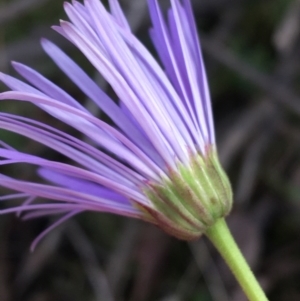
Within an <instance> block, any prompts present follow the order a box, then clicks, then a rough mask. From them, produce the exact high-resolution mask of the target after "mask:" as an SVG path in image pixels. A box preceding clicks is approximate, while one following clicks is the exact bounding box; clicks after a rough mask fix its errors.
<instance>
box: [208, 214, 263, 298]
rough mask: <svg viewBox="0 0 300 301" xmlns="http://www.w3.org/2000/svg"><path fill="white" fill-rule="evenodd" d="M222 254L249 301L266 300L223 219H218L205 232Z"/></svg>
mask: <svg viewBox="0 0 300 301" xmlns="http://www.w3.org/2000/svg"><path fill="white" fill-rule="evenodd" d="M205 234H206V236H207V237H208V238H209V240H210V241H211V242H212V243H213V245H214V246H215V247H216V248H217V250H218V251H219V252H220V254H221V255H222V257H223V259H224V260H225V262H226V263H227V265H228V266H229V268H230V269H231V271H232V273H233V274H234V276H235V278H236V279H237V281H238V282H239V284H240V285H241V287H242V289H243V291H244V292H245V294H246V296H247V297H248V299H249V300H250V301H268V299H267V297H266V295H265V293H264V291H263V290H262V288H261V286H260V285H259V283H258V281H257V280H256V278H255V276H254V275H253V272H252V271H251V269H250V267H249V265H248V264H247V262H246V260H245V258H244V256H243V255H242V253H241V251H240V249H239V247H238V246H237V244H236V242H235V240H234V238H233V237H232V235H231V232H230V230H229V228H228V226H227V224H226V222H225V220H224V218H222V219H219V220H218V221H217V222H216V223H215V224H214V225H213V226H212V227H210V228H209V229H208V230H207V232H206V233H205Z"/></svg>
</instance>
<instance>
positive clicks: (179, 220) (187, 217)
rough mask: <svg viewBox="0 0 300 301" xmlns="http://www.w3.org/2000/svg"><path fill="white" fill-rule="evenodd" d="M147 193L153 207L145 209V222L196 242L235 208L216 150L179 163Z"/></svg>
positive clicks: (147, 190)
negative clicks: (149, 221) (148, 221)
mask: <svg viewBox="0 0 300 301" xmlns="http://www.w3.org/2000/svg"><path fill="white" fill-rule="evenodd" d="M144 193H145V194H146V195H147V197H148V198H149V199H150V200H151V202H152V205H153V207H152V208H151V207H148V206H147V207H144V206H143V209H144V210H143V211H144V212H145V219H147V220H149V219H150V220H151V221H152V222H153V223H155V224H157V225H158V226H159V227H160V228H162V229H163V230H165V231H166V232H167V233H169V234H171V235H173V236H176V237H177V238H180V239H186V240H190V239H196V238H198V237H199V236H201V235H202V234H203V233H205V232H206V230H207V229H208V228H209V227H210V226H212V225H213V224H214V223H215V222H216V221H217V220H218V219H219V218H222V217H224V216H226V215H227V214H228V213H229V212H230V210H231V207H232V190H231V186H230V182H229V180H228V177H227V175H226V174H225V172H224V171H223V169H222V167H221V165H220V162H219V159H218V156H217V153H216V150H215V149H209V150H208V151H207V154H206V156H205V157H204V156H202V155H201V154H198V155H197V156H194V155H193V156H191V158H190V164H189V165H183V164H182V163H181V162H178V164H177V169H176V170H174V169H172V170H169V172H168V178H162V179H161V183H149V184H148V185H147V187H146V188H145V189H144Z"/></svg>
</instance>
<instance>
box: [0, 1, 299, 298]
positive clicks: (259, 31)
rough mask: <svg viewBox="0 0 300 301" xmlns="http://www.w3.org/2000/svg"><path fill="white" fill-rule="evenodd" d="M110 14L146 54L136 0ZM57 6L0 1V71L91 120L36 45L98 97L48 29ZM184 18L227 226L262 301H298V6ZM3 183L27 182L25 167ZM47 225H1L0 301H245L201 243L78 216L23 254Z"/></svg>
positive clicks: (46, 153) (11, 106) (224, 8)
mask: <svg viewBox="0 0 300 301" xmlns="http://www.w3.org/2000/svg"><path fill="white" fill-rule="evenodd" d="M160 2H161V5H162V7H167V6H168V4H169V2H168V0H163V1H160ZM121 3H122V6H123V7H124V9H125V11H126V15H127V16H128V18H129V21H130V23H131V25H132V28H133V31H134V32H136V34H137V35H138V36H139V38H140V39H141V40H142V41H143V42H144V43H145V44H146V45H150V41H149V38H148V27H149V25H150V24H149V18H148V14H147V7H146V3H145V0H123V1H121ZM62 5H63V1H62V0H55V1H54V0H2V1H1V5H0V70H1V71H2V72H5V73H9V74H14V72H13V70H12V68H11V66H10V61H11V60H14V61H19V62H22V63H25V64H28V65H29V66H31V67H33V68H35V69H37V70H38V71H40V72H41V73H43V74H45V75H46V76H47V77H48V78H49V79H51V80H52V81H54V82H55V83H57V84H58V85H60V86H61V87H62V88H64V89H65V90H66V91H68V92H69V93H70V94H71V95H73V96H74V97H75V98H76V99H78V100H79V101H80V102H81V103H85V105H86V106H87V107H88V108H89V109H90V110H91V111H93V112H94V114H95V115H98V116H101V112H99V111H98V110H97V108H95V107H94V106H93V105H92V104H91V103H90V101H89V100H88V99H84V97H83V95H82V94H81V93H80V92H79V90H78V89H77V88H76V87H75V86H74V85H73V84H72V83H71V82H70V81H69V80H68V79H67V78H66V77H65V76H64V75H63V74H62V73H61V72H60V71H59V70H58V68H57V67H56V66H55V65H54V64H53V63H52V61H51V60H50V59H49V58H48V57H47V56H46V55H45V54H44V53H43V51H42V49H41V47H40V45H39V41H40V38H41V37H46V38H48V39H51V40H52V41H54V42H55V43H57V44H58V45H59V46H60V47H62V48H63V49H64V50H65V51H66V52H67V53H68V54H70V55H71V56H72V57H74V58H75V59H76V60H77V61H78V62H79V63H80V64H81V66H82V67H84V69H85V70H87V71H88V72H89V74H90V75H91V76H93V77H94V78H95V80H96V81H97V82H98V83H99V85H101V86H102V87H103V89H107V88H108V87H107V85H106V83H105V82H104V81H103V79H102V78H101V77H100V76H99V74H96V73H95V72H94V70H93V68H92V67H91V66H90V65H89V63H88V62H87V61H86V60H85V59H84V58H83V56H82V55H81V54H80V53H79V51H77V50H76V49H75V48H74V47H73V46H72V45H71V44H70V43H68V41H66V40H63V39H62V38H60V37H59V36H58V35H57V34H56V33H55V32H54V31H53V30H51V29H50V26H51V25H53V24H58V20H59V19H61V18H62V19H65V18H66V17H65V14H64V12H63V7H62ZM193 6H194V13H195V16H196V20H197V25H198V28H199V32H200V35H201V43H202V48H203V52H204V56H205V62H206V67H207V72H208V78H209V82H210V88H211V95H212V99H213V110H214V116H215V122H216V131H217V141H218V149H219V153H220V157H221V161H222V163H223V165H224V166H225V169H226V171H227V172H228V174H229V177H230V179H231V181H232V185H233V190H234V194H235V197H234V201H235V203H234V208H233V212H232V214H231V215H230V216H229V217H228V223H229V225H230V228H231V229H232V232H233V234H234V236H235V238H236V239H237V242H238V244H239V245H240V247H241V249H242V251H243V253H244V254H245V256H246V258H247V259H248V262H249V263H250V265H251V267H252V268H253V270H254V271H255V274H256V275H257V277H258V279H259V281H260V282H261V284H262V286H263V287H264V289H265V290H266V292H267V294H268V296H269V297H270V300H272V301H283V300H289V301H299V300H300V285H299V283H300V231H299V230H300V91H299V88H300V84H299V83H300V59H299V50H300V32H299V31H300V24H299V23H300V1H299V0H263V1H261V0H195V1H193ZM151 49H152V48H151ZM0 88H1V90H4V87H3V86H1V87H0ZM0 109H1V110H4V111H8V112H13V113H16V114H20V115H23V116H29V117H32V118H35V119H38V120H43V121H45V122H48V121H51V123H52V125H53V126H56V124H55V123H56V122H57V127H59V128H62V129H65V130H66V131H69V130H70V129H68V128H67V127H66V126H64V125H62V124H60V123H59V122H58V121H54V120H53V119H50V118H49V116H47V115H46V114H45V113H42V112H40V111H39V110H38V109H37V108H35V107H33V106H30V105H28V104H27V105H26V104H20V103H18V102H14V101H9V102H2V103H1V106H0ZM0 136H1V139H3V140H5V141H6V142H7V143H9V144H11V145H13V146H15V147H16V148H18V149H20V150H23V151H25V152H29V153H33V154H37V155H40V156H43V157H47V158H53V159H59V158H58V156H57V154H56V153H54V152H52V151H50V150H49V149H45V148H44V147H43V146H41V145H38V144H35V143H34V142H32V141H28V140H26V139H24V138H22V137H19V136H16V135H12V134H11V133H8V132H3V131H1V132H0ZM4 171H5V172H8V173H10V174H11V175H13V176H17V177H19V178H22V179H28V180H29V179H30V180H32V179H34V178H35V177H36V176H35V171H34V170H32V169H31V168H30V167H28V166H20V165H18V166H13V167H11V168H8V167H5V170H4ZM3 193H4V192H3V191H0V195H1V194H3ZM11 204H12V203H10V205H11ZM1 206H2V208H4V206H7V204H6V205H5V204H3V205H2V204H1ZM50 222H51V219H47V218H44V219H39V220H32V221H27V222H22V221H20V220H19V219H17V218H16V217H15V216H14V215H9V216H1V218H0V301H50V300H51V301H54V300H55V301H122V300H124V301H125V300H126V301H127V300H129V301H150V300H158V301H180V300H184V301H244V300H246V299H245V297H244V296H243V294H242V292H241V290H240V288H239V287H238V286H237V284H236V282H235V280H234V279H233V277H232V276H231V274H230V272H229V271H228V269H227V267H226V266H225V265H224V264H223V263H222V260H220V257H219V256H218V254H216V253H215V251H214V250H213V248H212V247H211V245H210V244H209V242H208V241H207V240H206V239H200V240H199V241H196V242H191V243H186V242H181V241H178V240H176V239H173V238H171V237H169V236H167V235H165V234H164V233H162V232H161V231H160V230H158V229H156V228H155V227H153V226H151V225H148V224H145V223H143V222H139V221H134V220H129V219H126V218H122V217H118V216H113V215H108V214H95V213H84V214H81V215H80V216H78V217H76V218H74V219H72V220H71V221H68V222H67V223H65V224H64V225H62V226H61V227H59V228H57V229H56V230H54V231H53V232H51V233H50V234H49V235H48V236H46V238H45V239H44V240H43V241H42V242H41V243H40V244H39V246H38V247H37V249H36V250H35V252H34V253H30V251H29V247H30V243H31V242H32V240H33V239H34V238H35V237H36V236H37V235H38V233H40V232H41V231H42V230H43V229H44V228H45V227H47V225H49V223H50Z"/></svg>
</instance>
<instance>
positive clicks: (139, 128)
mask: <svg viewBox="0 0 300 301" xmlns="http://www.w3.org/2000/svg"><path fill="white" fill-rule="evenodd" d="M170 2H171V7H170V9H169V10H168V12H167V14H166V17H164V15H163V13H162V12H161V10H160V7H159V5H158V2H157V0H148V4H149V12H150V17H151V20H152V28H151V30H150V36H151V39H152V41H153V44H154V46H155V48H156V50H157V53H158V55H159V58H160V62H157V61H156V60H155V59H154V57H153V56H152V54H151V53H150V52H149V51H148V50H147V49H146V48H145V47H144V45H143V44H142V43H141V42H140V41H139V40H138V39H137V38H136V37H135V36H134V35H133V33H132V32H131V30H130V27H129V24H128V22H127V20H126V18H125V16H124V14H123V12H122V9H121V8H120V5H119V3H118V1H117V0H109V6H110V11H107V9H106V8H105V7H104V6H103V4H102V3H101V2H100V1H99V0H85V1H84V3H83V4H81V3H79V2H77V1H73V2H72V3H65V4H64V9H65V12H66V14H67V16H68V18H69V20H70V21H61V22H60V26H54V27H53V28H54V30H56V31H57V32H58V33H59V34H61V35H62V36H64V37H65V38H66V39H68V40H69V41H71V43H73V44H74V45H75V46H76V47H77V48H78V49H79V50H80V51H81V52H82V53H83V54H84V55H85V56H86V58H87V59H88V60H89V61H90V63H91V64H92V65H93V66H94V68H95V69H96V70H97V71H98V72H99V73H100V74H101V75H102V76H103V77H104V79H105V80H106V81H107V82H108V83H109V84H110V86H111V87H112V88H113V89H114V91H115V93H116V95H117V97H118V102H115V101H114V100H112V99H111V98H110V96H108V95H107V94H106V93H105V92H104V91H103V90H102V89H101V88H100V87H99V86H98V85H97V84H96V83H95V82H94V81H93V80H92V79H91V78H90V77H89V76H88V75H87V74H86V72H85V71H84V70H83V69H82V68H81V67H80V66H78V65H77V64H76V63H75V62H74V61H73V60H72V59H71V58H70V57H69V56H68V55H67V54H65V53H64V52H63V51H62V50H61V49H60V48H59V47H57V46H56V45H54V44H53V43H52V42H50V41H48V40H45V39H43V40H42V41H41V44H42V47H43V49H44V50H45V52H46V53H47V54H48V55H49V56H50V58H51V59H52V60H53V61H54V62H55V63H56V65H57V66H58V67H59V68H60V69H61V70H62V71H63V72H64V73H65V74H66V76H67V77H69V78H70V79H71V81H73V82H74V84H75V85H77V86H78V88H79V89H80V90H81V91H82V92H83V93H84V94H85V95H86V97H87V98H88V99H90V100H91V101H93V102H94V103H95V104H96V105H97V106H98V107H99V108H100V109H101V110H102V111H103V112H104V113H105V114H107V115H108V116H109V117H110V119H111V120H112V122H113V125H111V124H108V123H105V122H104V121H102V120H101V119H98V118H97V117H95V116H93V115H92V114H91V113H90V112H89V111H88V110H87V109H86V108H85V107H83V106H82V105H81V104H80V103H79V102H78V101H77V100H76V99H74V98H73V97H72V96H71V95H69V94H68V93H67V92H66V91H64V90H63V89H61V88H60V87H58V86H57V85H55V84H54V83H52V82H51V81H49V80H48V79H46V78H45V77H44V76H42V75H41V74H39V73H38V72H37V71H35V70H33V69H31V68H30V67H28V66H25V65H23V64H21V63H17V62H13V63H12V65H13V68H14V69H15V70H16V71H17V73H19V75H20V76H22V77H23V78H24V80H25V81H26V82H27V83H25V82H23V81H21V80H19V79H16V78H13V77H11V76H9V75H6V74H3V73H0V80H1V81H2V82H3V83H4V84H5V85H6V86H8V87H9V89H10V91H7V92H3V93H1V94H0V99H1V100H10V99H11V100H19V101H25V102H30V103H32V104H34V105H36V106H38V107H39V108H40V109H41V110H43V111H45V112H47V113H48V114H50V115H51V116H53V117H54V118H57V119H59V120H61V121H62V122H64V123H66V124H67V125H69V126H70V127H72V128H74V129H76V130H77V131H79V132H80V133H82V135H83V136H85V137H87V138H88V139H78V138H75V137H73V136H71V135H69V134H67V133H65V132H62V131H60V130H57V129H55V128H53V127H51V126H49V125H46V124H44V123H41V122H38V121H35V120H32V119H29V118H25V117H21V116H17V115H13V114H9V113H0V128H1V129H4V130H8V131H11V132H15V133H17V134H20V135H23V136H25V137H27V138H29V139H32V140H35V141H37V142H39V143H41V144H43V145H45V146H46V147H49V148H51V149H53V150H55V151H56V152H58V153H60V154H62V155H63V156H65V157H67V158H68V159H69V161H73V162H74V164H72V163H68V164H67V163H61V162H56V161H50V160H47V159H44V158H40V157H37V156H34V155H30V154H26V153H22V152H19V151H17V150H15V149H13V148H11V147H9V146H8V145H6V144H5V143H4V142H3V143H2V142H1V144H0V147H1V148H0V157H1V161H0V164H1V165H9V164H16V163H26V164H32V165H35V166H36V167H37V170H38V174H39V176H40V177H41V182H40V183H34V182H27V181H22V180H18V179H14V178H11V177H9V176H6V175H4V174H0V185H1V186H3V187H5V188H8V189H10V190H12V191H14V192H12V194H10V195H5V196H2V197H0V200H3V201H7V200H10V199H12V198H15V199H17V198H21V199H23V200H24V202H23V203H22V204H21V205H19V206H17V207H12V208H8V209H3V210H1V213H3V214H4V213H10V212H16V213H18V214H20V213H23V217H24V218H25V219H28V218H34V217H39V216H45V215H50V214H59V215H61V218H60V219H58V221H57V222H56V223H54V224H53V225H52V226H51V228H48V229H47V230H46V231H45V232H44V233H42V234H41V235H40V236H39V237H38V238H37V240H36V241H35V242H34V245H35V244H36V242H37V241H39V240H40V239H41V238H42V237H43V235H44V234H46V233H48V232H49V230H51V229H52V228H54V227H55V226H57V225H58V224H60V223H62V222H63V221H65V220H67V219H68V218H70V217H71V216H73V215H75V214H78V213H80V212H83V211H86V210H90V211H99V212H110V213H114V214H119V215H124V216H129V217H134V218H141V219H147V218H146V217H145V212H144V211H143V210H140V208H150V209H151V210H152V209H154V205H153V204H152V203H151V201H150V200H149V198H147V196H146V195H145V193H144V192H143V188H144V186H145V185H147V183H152V184H153V183H155V184H159V183H160V179H161V178H162V177H164V178H168V172H169V170H172V169H174V168H176V166H177V163H178V162H181V163H182V164H188V163H189V162H190V157H191V156H193V155H197V154H201V155H202V156H203V157H204V156H205V155H206V152H207V149H208V147H209V146H211V145H214V144H215V138H214V126H213V119H212V112H211V103H210V95H209V90H208V83H207V78H206V73H205V68H204V63H203V58H202V54H201V50H200V47H199V41H198V36H197V31H196V26H195V21H194V17H193V13H192V8H191V5H190V1H189V0H183V1H182V2H181V1H180V0H171V1H170ZM84 141H91V143H88V142H84ZM109 154H113V156H111V155H109ZM45 183H46V184H45ZM37 198H43V199H46V200H47V201H46V202H37V201H36V199H37Z"/></svg>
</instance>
